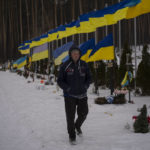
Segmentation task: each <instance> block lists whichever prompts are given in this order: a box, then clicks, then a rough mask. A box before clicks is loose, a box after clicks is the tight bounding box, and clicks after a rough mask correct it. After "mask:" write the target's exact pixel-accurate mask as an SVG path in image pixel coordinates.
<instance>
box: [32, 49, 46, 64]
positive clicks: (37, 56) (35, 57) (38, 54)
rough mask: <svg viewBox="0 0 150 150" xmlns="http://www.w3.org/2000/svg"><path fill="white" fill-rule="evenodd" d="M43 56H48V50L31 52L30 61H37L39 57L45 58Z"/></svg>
mask: <svg viewBox="0 0 150 150" xmlns="http://www.w3.org/2000/svg"><path fill="white" fill-rule="evenodd" d="M45 58H48V50H45V51H43V52H40V53H35V54H33V55H32V62H34V61H38V60H40V59H45Z"/></svg>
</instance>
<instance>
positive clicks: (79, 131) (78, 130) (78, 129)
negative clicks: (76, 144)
mask: <svg viewBox="0 0 150 150" xmlns="http://www.w3.org/2000/svg"><path fill="white" fill-rule="evenodd" d="M76 131H77V135H79V136H82V130H81V128H76Z"/></svg>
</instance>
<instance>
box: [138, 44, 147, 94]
mask: <svg viewBox="0 0 150 150" xmlns="http://www.w3.org/2000/svg"><path fill="white" fill-rule="evenodd" d="M147 49H148V47H147V45H145V46H144V47H143V51H142V61H141V62H140V64H139V66H138V70H137V78H136V80H137V85H138V86H139V87H140V88H141V89H142V95H150V87H149V86H150V78H149V77H150V54H149V53H148V52H147Z"/></svg>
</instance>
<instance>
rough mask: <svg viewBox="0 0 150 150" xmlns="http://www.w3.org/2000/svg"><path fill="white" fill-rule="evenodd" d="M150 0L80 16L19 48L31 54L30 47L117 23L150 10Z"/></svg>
mask: <svg viewBox="0 0 150 150" xmlns="http://www.w3.org/2000/svg"><path fill="white" fill-rule="evenodd" d="M149 6H150V0H123V1H122V2H120V3H117V4H114V5H112V6H109V7H106V8H104V9H102V10H96V11H92V12H89V13H87V14H83V15H81V16H79V19H78V20H76V21H73V22H71V23H69V24H65V25H60V26H59V27H57V28H56V29H53V30H51V31H49V32H48V33H46V34H43V35H41V36H40V37H37V38H34V39H32V40H29V41H25V42H24V43H23V44H20V45H19V47H18V49H19V51H20V52H21V54H29V53H30V49H31V48H33V47H35V46H40V45H43V44H45V43H47V42H51V41H54V40H58V39H62V38H64V37H68V36H71V35H74V34H79V33H89V32H95V31H96V28H98V27H102V26H106V25H112V24H116V23H117V22H118V21H119V20H122V19H130V18H134V17H137V16H139V15H142V14H145V13H148V12H150V7H149Z"/></svg>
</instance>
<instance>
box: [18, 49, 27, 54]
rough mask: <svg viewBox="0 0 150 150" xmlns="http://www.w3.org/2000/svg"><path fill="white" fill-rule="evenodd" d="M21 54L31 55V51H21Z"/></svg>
mask: <svg viewBox="0 0 150 150" xmlns="http://www.w3.org/2000/svg"><path fill="white" fill-rule="evenodd" d="M19 51H20V53H21V54H29V53H30V49H26V50H19Z"/></svg>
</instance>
